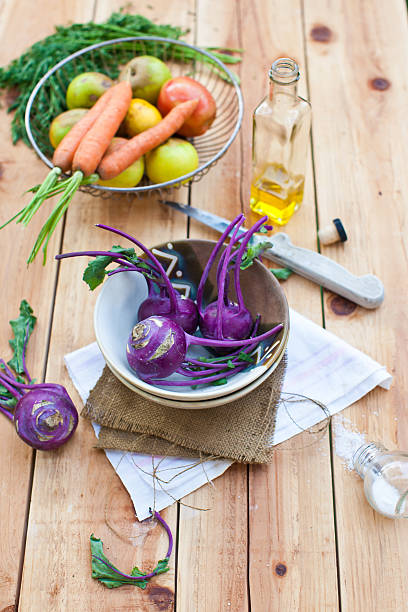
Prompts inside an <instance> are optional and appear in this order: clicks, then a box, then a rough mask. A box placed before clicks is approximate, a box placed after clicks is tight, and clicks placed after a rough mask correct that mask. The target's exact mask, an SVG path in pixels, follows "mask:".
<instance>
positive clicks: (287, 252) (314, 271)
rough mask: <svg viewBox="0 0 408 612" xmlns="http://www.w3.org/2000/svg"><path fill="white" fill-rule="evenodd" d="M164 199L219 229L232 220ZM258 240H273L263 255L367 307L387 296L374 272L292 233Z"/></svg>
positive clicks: (222, 228) (280, 233)
mask: <svg viewBox="0 0 408 612" xmlns="http://www.w3.org/2000/svg"><path fill="white" fill-rule="evenodd" d="M161 202H162V203H163V204H166V205H167V206H170V207H171V208H174V209H175V210H178V211H180V212H182V213H184V214H185V215H187V216H188V217H191V218H193V219H196V220H197V221H200V223H204V225H207V226H208V227H212V228H213V229H214V230H216V231H217V232H220V233H222V232H224V231H225V229H226V228H227V227H228V225H229V224H230V221H228V220H227V219H223V218H222V217H219V216H218V215H215V214H213V213H210V212H208V211H205V210H200V209H198V208H193V207H192V206H186V205H184V204H178V203H177V202H171V201H169V200H161ZM243 232H245V230H241V231H240V234H242V233H243ZM259 242H270V248H267V249H266V250H265V251H264V252H263V254H262V256H263V257H267V258H268V259H270V260H271V261H274V262H276V263H278V264H280V265H282V266H285V267H287V268H290V269H291V270H293V271H294V272H296V273H297V274H300V276H304V277H305V278H308V279H309V280H311V281H314V282H315V283H317V284H318V285H321V286H322V287H325V288H326V289H329V290H330V291H333V292H334V293H337V294H338V295H341V296H342V297H345V298H347V299H348V300H351V301H352V302H355V303H356V304H359V305H360V306H363V307H364V308H377V307H378V306H380V304H381V303H382V302H383V300H384V287H383V284H382V282H381V281H380V279H379V278H377V277H376V276H374V275H373V274H365V275H364V276H355V275H354V274H352V273H351V272H349V271H348V270H346V268H343V266H341V265H340V264H338V263H337V262H335V261H334V260H332V259H329V258H328V257H325V256H324V255H320V253H316V252H315V251H311V250H310V249H304V248H302V247H298V246H295V245H294V244H292V243H291V241H290V238H289V236H288V235H287V234H284V233H283V232H279V233H278V234H274V235H273V236H270V237H268V236H265V234H261V235H259V234H258V235H254V236H253V238H252V240H251V243H252V244H257V243H259Z"/></svg>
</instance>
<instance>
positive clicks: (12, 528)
mask: <svg viewBox="0 0 408 612" xmlns="http://www.w3.org/2000/svg"><path fill="white" fill-rule="evenodd" d="M43 6H44V12H43V13H42V12H39V11H38V7H37V6H36V5H35V4H33V3H27V2H24V1H20V0H5V1H4V2H2V4H1V9H0V36H1V40H2V45H1V50H0V65H2V66H5V65H7V63H8V62H10V61H11V60H12V59H14V58H15V57H18V56H19V55H20V54H21V53H22V52H23V51H25V49H26V48H27V47H28V46H29V45H31V44H32V43H34V42H35V41H37V40H39V39H41V38H43V37H44V36H47V35H48V34H50V33H51V32H52V29H53V25H54V23H58V22H59V21H61V20H65V19H67V18H68V16H69V18H71V19H72V18H73V17H78V18H82V16H83V15H84V12H83V5H82V3H80V2H71V3H70V4H69V8H68V3H66V2H59V3H52V2H47V1H44V3H43ZM22 23H23V24H24V23H25V24H26V25H27V24H29V26H30V27H22V25H21V24H22ZM12 101H13V96H12V94H9V93H7V94H6V95H4V96H3V98H2V109H1V111H0V138H1V142H2V153H1V158H0V196H1V217H0V225H1V224H2V223H3V222H4V221H6V220H7V219H9V218H10V217H12V216H13V215H14V214H15V213H16V212H17V211H18V210H20V209H21V208H22V207H23V205H24V204H25V203H27V202H28V201H29V197H28V196H27V195H22V194H24V192H25V191H26V190H27V189H28V188H29V187H31V186H33V185H35V184H37V183H39V182H40V181H41V180H42V179H43V177H44V176H45V166H44V165H43V164H42V162H40V161H39V160H38V159H37V158H36V156H35V154H34V153H33V151H30V150H29V149H28V148H27V147H26V146H25V145H24V144H22V143H19V144H17V145H16V146H12V142H11V133H10V122H11V118H12V116H11V115H7V113H6V111H7V107H8V105H10V104H11V102H12ZM49 206H50V205H48V207H47V206H46V209H47V210H45V211H44V212H42V211H41V212H39V213H38V215H37V216H36V217H35V218H34V219H33V220H32V221H31V223H30V228H29V229H24V228H23V227H22V226H21V225H16V224H14V223H12V224H10V225H9V226H8V227H6V228H5V229H3V230H1V245H2V257H1V261H0V281H1V287H2V308H1V315H2V319H1V325H0V347H1V351H0V354H1V356H2V357H4V358H6V359H9V358H10V356H11V355H10V349H9V346H8V340H9V338H10V333H11V330H10V326H9V324H8V321H9V320H10V319H12V318H15V317H16V316H17V314H18V308H19V304H20V301H21V299H23V298H25V299H27V300H28V302H29V303H30V304H31V306H32V307H33V309H34V311H35V314H36V315H37V316H38V323H37V328H36V330H35V332H34V335H33V336H32V338H31V339H30V345H29V350H28V366H29V369H30V371H31V373H32V375H33V376H34V377H35V378H37V380H38V379H41V376H42V373H43V369H44V364H45V356H46V351H47V336H48V331H49V324H50V317H51V313H52V299H53V292H54V286H55V269H54V268H49V267H48V268H43V267H42V265H41V261H36V262H35V263H34V264H32V265H31V266H30V267H29V268H27V266H26V265H25V260H26V258H27V256H28V254H29V251H30V249H31V246H32V241H33V237H34V236H36V235H37V234H38V232H39V231H40V228H41V226H42V224H43V222H44V220H45V218H46V215H48V214H49V213H48V210H49ZM59 240H60V232H59V231H57V232H56V233H55V236H54V238H53V240H52V242H51V243H50V249H51V251H53V250H55V249H56V245H57V244H58V243H59ZM39 288H41V290H39ZM0 429H1V432H0V435H1V440H2V444H1V446H0V517H1V520H0V609H1V610H3V609H5V610H6V609H7V610H9V609H10V610H11V609H14V604H15V598H16V588H17V582H18V573H19V563H20V557H21V552H22V545H23V542H24V526H25V513H26V504H27V500H28V494H29V485H30V469H31V460H32V451H31V449H30V448H29V447H28V446H26V445H25V444H24V443H23V442H22V441H20V439H19V438H18V437H17V436H16V434H15V431H14V427H12V426H11V424H10V423H8V422H7V420H6V419H5V418H3V417H2V418H1V421H0Z"/></svg>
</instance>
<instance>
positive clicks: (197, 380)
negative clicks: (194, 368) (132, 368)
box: [145, 364, 248, 387]
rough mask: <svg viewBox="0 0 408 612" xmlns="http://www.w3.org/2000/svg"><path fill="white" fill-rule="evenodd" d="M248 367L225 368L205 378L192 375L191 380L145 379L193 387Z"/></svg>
mask: <svg viewBox="0 0 408 612" xmlns="http://www.w3.org/2000/svg"><path fill="white" fill-rule="evenodd" d="M246 367H248V364H244V365H241V366H237V367H236V368H234V369H230V370H224V371H223V372H221V373H219V374H213V375H212V376H204V377H203V378H200V377H199V376H197V377H196V378H195V377H191V379H190V380H166V379H164V380H162V379H157V378H145V380H146V382H153V383H154V384H155V385H166V386H168V387H192V386H194V385H206V384H208V383H212V382H214V381H217V380H221V379H222V378H228V377H230V376H233V375H234V374H237V373H238V372H241V370H244V369H245V368H246ZM197 374H198V372H197Z"/></svg>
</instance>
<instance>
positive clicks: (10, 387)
mask: <svg viewBox="0 0 408 612" xmlns="http://www.w3.org/2000/svg"><path fill="white" fill-rule="evenodd" d="M0 384H1V385H3V387H4V388H5V389H7V391H10V393H11V395H14V397H15V398H16V399H18V400H19V399H20V398H22V397H23V394H22V393H21V392H20V391H19V390H18V389H16V388H15V387H14V385H15V386H17V385H20V384H21V383H16V382H15V381H14V380H10V379H9V378H8V376H5V374H1V373H0Z"/></svg>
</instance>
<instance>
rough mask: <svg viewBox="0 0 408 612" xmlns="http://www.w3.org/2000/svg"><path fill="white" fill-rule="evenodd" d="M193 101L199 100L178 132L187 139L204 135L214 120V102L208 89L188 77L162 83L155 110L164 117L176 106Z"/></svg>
mask: <svg viewBox="0 0 408 612" xmlns="http://www.w3.org/2000/svg"><path fill="white" fill-rule="evenodd" d="M193 99H198V100H199V102H198V105H197V108H196V109H195V111H194V113H193V114H192V115H191V117H189V118H188V119H187V121H186V122H185V123H184V125H183V127H182V128H181V129H180V130H179V131H178V134H181V135H182V136H187V137H188V138H189V137H192V136H201V134H204V132H206V131H207V130H208V128H209V127H210V125H211V124H212V122H213V121H214V119H215V112H216V105H215V100H214V98H213V97H212V95H211V94H210V92H209V91H208V89H207V88H206V87H204V85H201V83H199V82H198V81H196V80H195V79H191V78H190V77H187V76H180V77H175V78H174V79H170V81H167V82H166V83H164V85H163V86H162V88H161V90H160V93H159V98H158V100H157V108H158V109H159V111H160V112H161V114H162V115H163V117H164V115H167V113H168V112H170V111H171V109H172V108H174V107H175V106H177V104H180V103H181V102H185V101H186V100H193Z"/></svg>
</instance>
